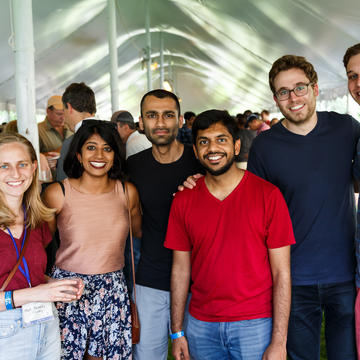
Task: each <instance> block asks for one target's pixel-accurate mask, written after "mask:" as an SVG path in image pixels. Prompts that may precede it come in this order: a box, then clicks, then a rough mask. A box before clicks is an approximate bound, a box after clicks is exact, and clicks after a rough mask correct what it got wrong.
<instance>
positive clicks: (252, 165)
mask: <svg viewBox="0 0 360 360" xmlns="http://www.w3.org/2000/svg"><path fill="white" fill-rule="evenodd" d="M256 147H257V146H256V140H254V141H253V144H252V146H251V148H250V152H249V159H248V163H247V170H248V171H250V172H252V173H253V174H255V175H257V176H260V177H261V178H263V179H265V180H268V181H269V179H268V176H267V174H266V169H265V167H264V163H263V161H261V157H260V156H259V155H258V153H257V151H256Z"/></svg>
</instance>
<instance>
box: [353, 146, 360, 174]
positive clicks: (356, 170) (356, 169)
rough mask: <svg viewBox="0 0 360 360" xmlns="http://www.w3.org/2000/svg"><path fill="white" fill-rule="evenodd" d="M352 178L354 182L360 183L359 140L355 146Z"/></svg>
mask: <svg viewBox="0 0 360 360" xmlns="http://www.w3.org/2000/svg"><path fill="white" fill-rule="evenodd" d="M353 176H354V178H355V180H357V181H360V140H359V141H358V143H357V146H356V154H355V159H354V164H353Z"/></svg>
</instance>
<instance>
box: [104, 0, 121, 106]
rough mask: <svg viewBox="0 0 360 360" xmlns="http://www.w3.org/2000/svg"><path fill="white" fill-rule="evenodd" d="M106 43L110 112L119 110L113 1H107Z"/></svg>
mask: <svg viewBox="0 0 360 360" xmlns="http://www.w3.org/2000/svg"><path fill="white" fill-rule="evenodd" d="M107 8H108V42H109V58H110V89H111V110H112V112H113V113H114V112H115V111H117V110H119V83H118V81H119V78H118V53H117V44H116V7H115V0H108V2H107Z"/></svg>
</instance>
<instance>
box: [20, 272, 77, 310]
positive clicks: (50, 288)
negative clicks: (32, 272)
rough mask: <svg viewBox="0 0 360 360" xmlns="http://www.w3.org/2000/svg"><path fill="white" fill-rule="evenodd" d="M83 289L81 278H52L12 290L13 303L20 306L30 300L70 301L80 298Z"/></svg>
mask: <svg viewBox="0 0 360 360" xmlns="http://www.w3.org/2000/svg"><path fill="white" fill-rule="evenodd" d="M83 290H84V283H83V281H82V280H81V279H61V280H57V279H54V280H52V281H49V282H48V283H46V284H41V285H38V286H35V287H33V288H27V289H21V290H16V291H14V294H13V297H14V303H15V306H16V307H20V306H22V305H24V304H27V303H30V302H48V301H50V302H54V301H61V302H71V301H75V300H78V299H80V297H81V295H82V293H83Z"/></svg>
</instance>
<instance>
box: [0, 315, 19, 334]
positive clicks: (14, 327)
mask: <svg viewBox="0 0 360 360" xmlns="http://www.w3.org/2000/svg"><path fill="white" fill-rule="evenodd" d="M20 326H21V320H20V319H19V320H1V321H0V339H5V338H8V337H11V336H14V335H15V334H16V333H17V332H18V331H19V328H20Z"/></svg>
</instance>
